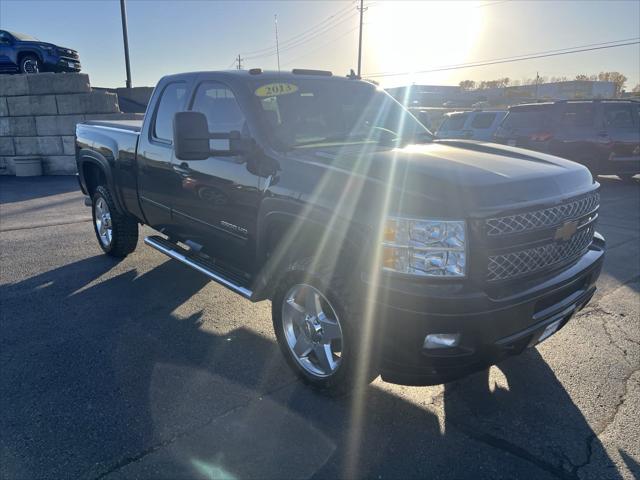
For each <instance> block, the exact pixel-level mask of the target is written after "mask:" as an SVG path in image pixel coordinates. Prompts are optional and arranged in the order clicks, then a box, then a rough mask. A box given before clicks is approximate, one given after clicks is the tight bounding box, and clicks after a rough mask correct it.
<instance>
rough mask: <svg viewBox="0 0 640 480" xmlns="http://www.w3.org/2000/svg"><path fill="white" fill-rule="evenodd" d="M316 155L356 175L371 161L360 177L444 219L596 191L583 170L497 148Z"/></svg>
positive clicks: (450, 144)
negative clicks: (427, 207)
mask: <svg viewBox="0 0 640 480" xmlns="http://www.w3.org/2000/svg"><path fill="white" fill-rule="evenodd" d="M313 155H314V156H316V157H324V158H326V159H328V158H329V157H328V155H334V161H333V162H332V163H333V165H334V166H336V167H338V168H339V167H340V166H344V167H345V168H346V167H347V166H350V168H352V169H353V166H354V165H358V158H366V159H367V160H369V159H370V161H366V162H360V164H366V167H363V168H362V169H360V168H357V167H356V171H358V170H359V171H360V172H361V173H362V174H365V175H366V176H367V177H368V178H370V179H371V180H375V181H378V182H382V183H384V184H385V185H389V184H392V185H393V187H394V190H396V194H395V195H394V196H398V194H399V195H400V196H406V195H408V194H411V195H414V196H418V197H421V198H422V199H423V200H424V201H425V202H424V203H427V201H428V204H429V205H431V206H433V207H434V209H436V210H437V211H438V212H442V213H443V214H444V213H445V212H446V213H447V214H456V215H460V214H463V213H464V214H468V213H469V212H474V211H480V210H481V211H486V210H495V209H505V208H512V207H514V206H516V205H526V204H530V203H540V202H544V201H545V200H550V199H559V198H563V197H567V196H571V195H574V194H578V193H583V192H585V191H587V190H590V189H592V188H594V187H595V185H594V182H593V179H592V177H591V174H590V173H589V171H588V170H587V168H585V167H584V166H582V165H579V164H577V163H574V162H571V161H569V160H565V159H562V158H559V157H554V156H551V155H546V154H542V153H537V152H532V151H529V150H524V149H520V148H512V147H506V146H502V145H496V144H492V143H483V142H474V141H464V140H454V141H452V140H447V141H436V142H433V143H428V144H419V145H409V146H406V147H404V148H395V149H386V150H385V149H380V148H378V149H370V150H368V151H366V152H364V151H363V150H362V149H360V150H359V151H358V152H356V151H353V150H352V151H351V152H349V150H348V149H347V147H345V148H342V149H340V150H339V151H334V152H329V151H323V150H315V152H314V154H313ZM402 203H405V202H402ZM407 203H409V204H415V203H416V202H407ZM420 203H423V202H420ZM424 203H423V204H424ZM402 210H406V208H402Z"/></svg>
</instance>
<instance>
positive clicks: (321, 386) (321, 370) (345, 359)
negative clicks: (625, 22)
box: [271, 259, 377, 395]
mask: <svg viewBox="0 0 640 480" xmlns="http://www.w3.org/2000/svg"><path fill="white" fill-rule="evenodd" d="M311 263H312V262H311V259H308V260H305V261H302V262H298V263H296V264H294V265H293V266H292V267H290V268H289V269H288V271H287V273H286V274H285V275H284V276H283V277H282V279H281V281H280V283H279V285H278V288H277V290H276V292H275V294H274V296H273V299H272V302H271V308H272V316H273V326H274V330H275V333H276V337H277V339H278V344H279V346H280V349H281V351H282V353H283V355H284V357H285V359H286V361H287V363H288V364H289V366H290V367H291V368H292V369H293V371H294V372H295V373H296V374H297V375H298V376H299V377H300V378H301V379H302V381H304V382H305V383H306V384H308V385H310V386H312V387H314V388H316V389H318V390H320V391H322V392H323V393H326V394H329V395H341V394H344V393H346V392H348V391H351V390H353V389H354V388H356V387H361V386H365V385H367V384H368V383H369V382H371V380H373V379H374V378H375V377H376V376H377V373H376V372H375V368H373V367H372V366H371V364H367V365H365V367H364V368H361V367H362V365H360V364H359V360H360V359H361V358H362V357H361V353H368V354H370V355H368V358H372V359H373V358H375V355H373V354H372V353H373V352H371V350H369V351H367V352H363V350H364V348H365V346H364V344H363V337H364V338H366V335H365V336H363V335H361V333H362V332H361V331H360V330H361V328H360V327H359V324H361V323H362V319H361V314H360V312H359V310H360V309H359V308H357V306H358V305H359V302H358V301H357V300H356V299H354V298H352V295H353V294H354V293H355V292H350V291H349V289H348V287H347V285H348V282H347V281H346V279H345V278H344V277H341V276H339V275H333V274H332V273H330V274H326V275H324V274H319V273H316V272H313V271H311V270H310V265H311ZM317 270H321V269H317ZM356 297H357V295H356ZM354 300H355V301H354ZM370 348H371V347H370ZM361 369H362V370H364V371H359V370H361Z"/></svg>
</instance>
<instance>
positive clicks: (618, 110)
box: [604, 104, 633, 128]
mask: <svg viewBox="0 0 640 480" xmlns="http://www.w3.org/2000/svg"><path fill="white" fill-rule="evenodd" d="M604 124H605V126H606V127H614V128H633V110H632V108H631V105H624V104H622V105H615V104H609V105H607V104H605V105H604Z"/></svg>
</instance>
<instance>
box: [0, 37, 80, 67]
mask: <svg viewBox="0 0 640 480" xmlns="http://www.w3.org/2000/svg"><path fill="white" fill-rule="evenodd" d="M79 71H80V57H79V56H78V52H76V51H75V50H72V49H70V48H64V47H59V46H57V45H54V44H53V43H46V42H41V41H40V40H38V39H37V38H34V37H31V36H29V35H24V34H22V33H16V32H8V31H6V30H0V73H39V72H79Z"/></svg>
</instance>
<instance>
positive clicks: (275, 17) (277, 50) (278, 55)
mask: <svg viewBox="0 0 640 480" xmlns="http://www.w3.org/2000/svg"><path fill="white" fill-rule="evenodd" d="M273 18H274V20H275V22H276V56H277V57H278V73H280V44H279V43H278V15H277V14H276V15H274V16H273Z"/></svg>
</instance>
